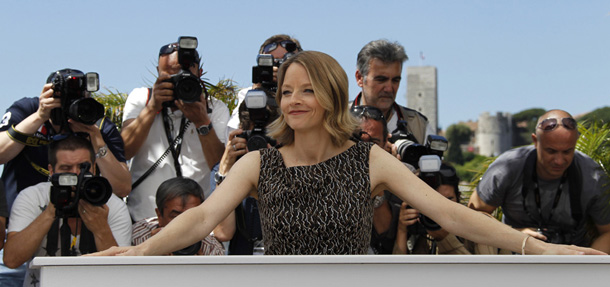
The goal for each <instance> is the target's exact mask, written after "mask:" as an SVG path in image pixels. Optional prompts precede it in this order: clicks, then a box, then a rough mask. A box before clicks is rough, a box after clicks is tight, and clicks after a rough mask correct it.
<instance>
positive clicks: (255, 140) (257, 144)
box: [247, 135, 267, 151]
mask: <svg viewBox="0 0 610 287" xmlns="http://www.w3.org/2000/svg"><path fill="white" fill-rule="evenodd" d="M247 145H248V150H249V151H255V150H259V149H263V148H266V147H267V139H266V138H265V137H264V136H262V135H252V136H251V137H250V138H249V139H248V144H247Z"/></svg>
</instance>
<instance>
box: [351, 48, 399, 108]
mask: <svg viewBox="0 0 610 287" xmlns="http://www.w3.org/2000/svg"><path fill="white" fill-rule="evenodd" d="M401 71H402V63H400V62H392V63H384V62H383V61H381V60H379V59H377V58H373V59H371V61H370V62H369V73H368V75H367V76H364V75H362V74H361V73H360V71H356V81H357V82H358V86H360V87H361V88H362V96H363V99H362V103H361V104H362V105H369V106H374V107H377V108H378V109H380V110H381V111H383V112H384V113H387V112H388V111H389V110H390V108H391V107H392V104H394V100H395V99H396V92H398V86H399V85H400V79H401V76H400V74H401Z"/></svg>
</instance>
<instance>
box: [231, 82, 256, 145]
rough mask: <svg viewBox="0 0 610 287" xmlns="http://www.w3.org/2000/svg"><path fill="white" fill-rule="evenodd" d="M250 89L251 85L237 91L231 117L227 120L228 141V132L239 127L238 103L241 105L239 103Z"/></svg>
mask: <svg viewBox="0 0 610 287" xmlns="http://www.w3.org/2000/svg"><path fill="white" fill-rule="evenodd" d="M252 89H253V87H248V88H243V89H241V90H239V93H237V106H235V108H234V109H233V113H232V114H231V118H230V119H229V122H228V123H227V141H228V136H229V133H231V132H232V131H234V130H236V129H238V128H239V105H241V103H243V102H244V99H245V98H246V94H247V93H248V91H249V90H252Z"/></svg>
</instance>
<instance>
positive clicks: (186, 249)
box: [172, 241, 203, 255]
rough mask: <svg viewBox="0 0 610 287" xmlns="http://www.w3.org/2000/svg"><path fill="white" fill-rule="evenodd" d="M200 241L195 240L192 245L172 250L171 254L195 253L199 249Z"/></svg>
mask: <svg viewBox="0 0 610 287" xmlns="http://www.w3.org/2000/svg"><path fill="white" fill-rule="evenodd" d="M201 245H203V244H202V243H201V241H197V242H195V244H193V245H189V246H187V247H184V248H182V249H180V250H177V251H174V252H172V254H173V255H197V252H199V250H200V249H201Z"/></svg>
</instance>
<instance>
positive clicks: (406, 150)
mask: <svg viewBox="0 0 610 287" xmlns="http://www.w3.org/2000/svg"><path fill="white" fill-rule="evenodd" d="M394 145H396V151H397V153H398V154H399V155H400V158H401V159H402V161H403V162H406V163H408V164H410V165H412V166H414V167H415V168H419V165H418V161H419V158H420V157H421V156H422V155H425V154H427V149H426V147H425V146H423V145H420V144H418V143H415V142H413V141H410V140H405V139H401V140H397V141H396V142H395V143H394Z"/></svg>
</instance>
